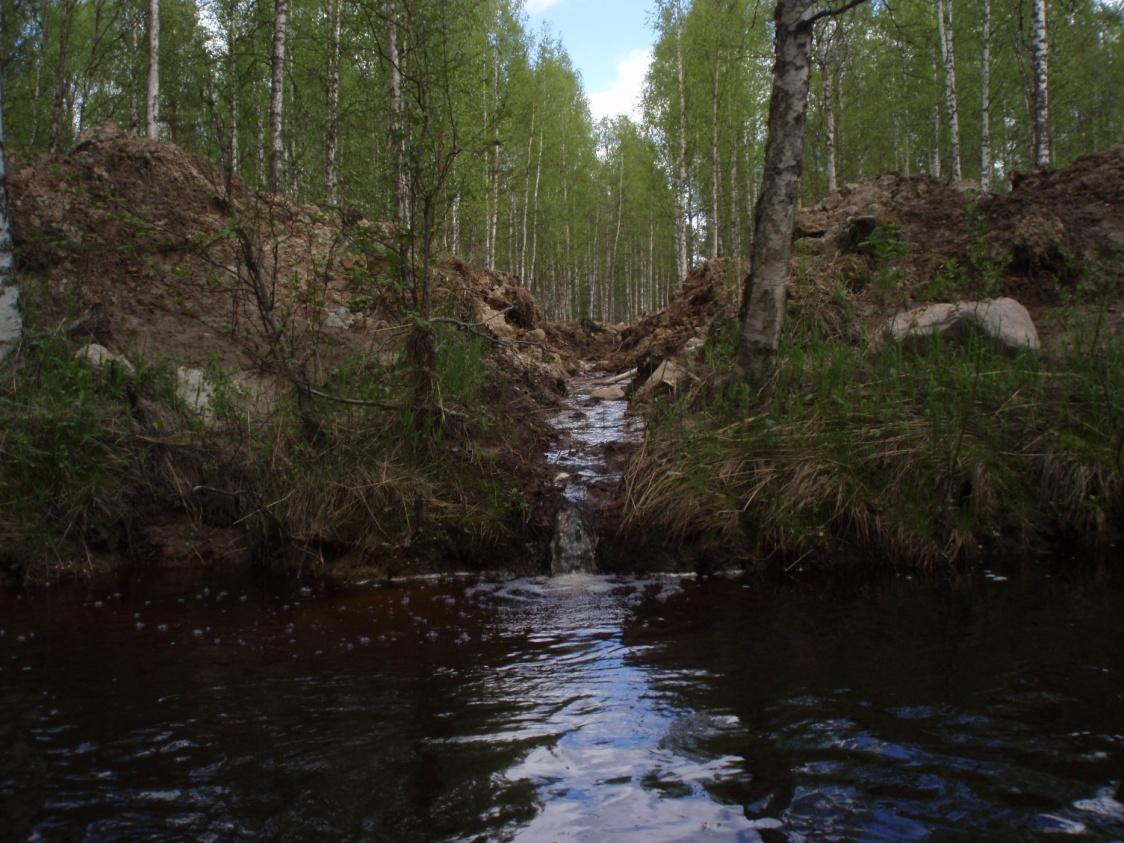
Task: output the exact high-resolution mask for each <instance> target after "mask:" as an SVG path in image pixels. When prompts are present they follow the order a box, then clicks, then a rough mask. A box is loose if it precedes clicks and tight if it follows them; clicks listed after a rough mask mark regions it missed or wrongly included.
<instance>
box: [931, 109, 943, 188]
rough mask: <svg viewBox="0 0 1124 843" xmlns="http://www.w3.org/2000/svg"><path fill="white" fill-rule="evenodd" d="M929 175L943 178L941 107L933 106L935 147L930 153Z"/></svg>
mask: <svg viewBox="0 0 1124 843" xmlns="http://www.w3.org/2000/svg"><path fill="white" fill-rule="evenodd" d="M929 175H931V176H932V177H933V178H935V179H939V178H940V177H941V107H940V106H939V105H934V106H933V146H932V147H931V149H930V151H929Z"/></svg>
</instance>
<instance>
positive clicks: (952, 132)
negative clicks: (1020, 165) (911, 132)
mask: <svg viewBox="0 0 1124 843" xmlns="http://www.w3.org/2000/svg"><path fill="white" fill-rule="evenodd" d="M937 35H938V36H939V37H940V46H941V62H942V64H943V65H944V107H945V114H946V116H947V117H948V140H949V145H950V146H951V148H952V150H951V155H952V180H953V181H960V180H961V179H962V178H964V174H963V170H961V167H960V106H959V104H958V99H957V94H956V51H955V50H954V49H953V37H952V0H937Z"/></svg>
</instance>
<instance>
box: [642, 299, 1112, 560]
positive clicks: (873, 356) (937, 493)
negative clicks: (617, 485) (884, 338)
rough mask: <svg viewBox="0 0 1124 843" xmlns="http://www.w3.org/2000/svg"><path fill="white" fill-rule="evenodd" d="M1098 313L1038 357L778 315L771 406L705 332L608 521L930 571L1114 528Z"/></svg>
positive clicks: (1106, 354) (655, 418)
mask: <svg viewBox="0 0 1124 843" xmlns="http://www.w3.org/2000/svg"><path fill="white" fill-rule="evenodd" d="M1105 320H1106V317H1104V316H1102V317H1099V318H1094V321H1093V323H1092V324H1074V325H1071V326H1070V327H1071V330H1069V331H1068V332H1067V333H1066V335H1065V338H1064V339H1061V340H1059V341H1058V342H1056V343H1055V344H1054V345H1053V346H1052V347H1051V348H1050V350H1049V351H1047V352H1043V353H1033V352H1027V353H1023V354H1019V355H1016V356H1012V355H1010V354H1009V353H1004V352H1003V351H1001V350H1000V349H999V348H998V347H997V346H995V345H994V344H992V343H991V342H990V341H988V340H987V339H985V338H983V337H980V338H976V339H973V340H971V341H969V342H967V343H965V344H963V345H954V344H951V343H949V344H942V342H941V341H940V340H939V339H937V338H934V339H933V341H932V346H931V347H930V348H929V349H927V351H926V352H923V353H913V352H907V351H903V350H902V349H900V348H898V347H897V346H894V345H892V344H886V345H882V346H878V347H871V348H862V347H859V346H856V345H851V344H846V343H842V342H838V341H834V340H828V339H825V337H824V335H823V331H822V329H821V326H820V325H819V324H818V323H816V324H813V320H810V319H806V320H793V322H792V324H791V325H790V327H789V328H788V330H787V333H786V337H785V342H784V345H783V348H782V352H781V358H780V363H779V366H778V371H777V376H776V381H775V383H774V384H773V387H772V391H771V395H772V400H771V401H770V402H769V404H768V405H767V406H766V407H761V406H760V405H758V404H757V402H756V401H755V400H754V399H753V397H752V396H750V395H749V393H748V392H747V390H746V389H745V387H744V386H743V385H740V384H730V383H729V379H728V377H727V374H728V372H729V370H730V365H731V356H732V352H733V331H732V329H731V328H730V327H723V326H715V328H714V329H713V330H712V333H711V338H710V341H709V343H708V345H707V347H706V349H705V351H704V355H703V358H702V362H701V364H700V368H701V370H702V371H701V372H699V375H700V378H699V381H698V383H697V385H696V386H695V388H694V389H693V390H692V391H690V392H689V393H687V394H685V395H683V396H681V399H680V401H679V402H677V403H676V404H673V405H663V406H661V407H660V408H658V409H655V410H653V411H652V412H651V413H650V415H649V418H648V423H649V431H650V437H649V442H648V443H647V445H646V447H645V449H644V451H643V452H642V453H641V454H640V455H639V457H638V458H637V459H636V460H634V462H633V464H632V466H631V468H630V470H629V471H628V473H627V476H626V479H625V486H626V501H625V518H626V522H625V523H626V528H627V527H629V526H631V527H635V528H638V529H639V528H643V531H644V532H649V531H651V532H652V533H653V534H661V535H663V534H665V533H670V535H671V536H672V537H673V538H675V539H679V540H685V539H688V538H691V539H694V540H698V539H700V538H702V539H704V540H706V541H709V542H710V544H711V545H712V546H714V547H715V548H716V549H717V548H718V547H719V546H721V548H722V549H723V550H724V551H725V552H729V551H736V552H738V553H739V554H741V555H742V556H743V557H745V558H750V557H752V558H754V559H758V560H760V559H766V558H767V559H773V560H776V561H777V562H780V563H783V564H794V563H796V562H797V561H799V560H803V559H809V560H811V559H820V558H825V557H830V558H833V559H838V558H841V557H850V558H865V559H871V558H872V557H877V558H882V559H885V560H888V561H894V562H906V563H914V564H922V565H932V564H935V563H938V562H942V561H956V560H963V559H970V558H972V557H973V556H975V555H978V554H980V553H981V552H985V551H986V552H995V551H1005V550H1006V551H1010V550H1015V549H1030V548H1034V547H1036V546H1038V545H1040V544H1041V543H1043V542H1044V541H1046V540H1051V539H1058V538H1063V537H1070V538H1080V539H1086V538H1092V539H1093V540H1094V541H1100V542H1105V541H1108V540H1109V537H1110V535H1111V533H1112V530H1114V529H1116V528H1118V527H1119V525H1120V524H1121V522H1122V521H1124V377H1122V373H1124V343H1122V342H1121V340H1122V339H1124V338H1122V337H1121V336H1120V334H1119V331H1118V330H1117V331H1115V332H1110V331H1109V330H1108V329H1107V327H1106V324H1107V323H1106V321H1105Z"/></svg>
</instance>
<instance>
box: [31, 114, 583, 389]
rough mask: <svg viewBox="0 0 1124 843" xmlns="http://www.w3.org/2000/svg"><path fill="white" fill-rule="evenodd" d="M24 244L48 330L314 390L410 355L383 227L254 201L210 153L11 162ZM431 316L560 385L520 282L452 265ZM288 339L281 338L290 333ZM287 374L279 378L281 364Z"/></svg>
mask: <svg viewBox="0 0 1124 843" xmlns="http://www.w3.org/2000/svg"><path fill="white" fill-rule="evenodd" d="M11 194H12V201H13V217H14V229H15V238H16V247H17V255H18V260H19V262H20V267H21V271H22V272H23V274H24V277H25V279H26V278H28V277H29V276H30V278H31V279H33V280H34V279H36V278H37V279H40V280H41V281H43V282H44V283H42V284H38V285H37V284H34V283H32V284H28V285H26V286H28V287H29V288H34V289H32V290H30V294H31V300H32V301H33V302H34V306H35V307H36V309H37V313H38V316H37V321H38V323H39V324H40V325H50V324H53V325H64V326H66V327H67V329H68V330H69V332H70V333H71V334H72V335H75V336H88V337H89V338H90V339H91V340H93V341H95V342H98V343H100V344H102V345H104V346H106V347H108V348H111V349H114V350H118V351H122V352H125V353H126V354H137V355H141V356H145V357H154V358H158V359H163V360H168V361H171V362H174V363H175V364H176V365H178V366H190V367H200V368H202V367H207V366H210V367H212V368H214V367H216V366H218V367H222V368H226V369H237V370H247V371H251V370H252V371H257V372H259V373H263V374H265V373H271V374H274V375H281V376H282V377H285V378H289V379H290V380H301V381H303V382H306V383H312V382H315V381H317V380H318V379H319V378H320V377H322V376H323V374H324V372H325V371H326V370H327V369H330V368H331V367H332V366H333V365H336V364H337V363H338V362H339V361H340V360H342V359H344V358H346V357H351V356H354V355H357V354H362V355H366V356H367V357H369V358H370V359H379V360H383V361H392V360H393V359H395V357H396V356H400V354H401V350H402V345H403V342H404V338H405V335H406V333H408V325H406V324H405V322H406V321H408V320H406V318H405V314H406V311H407V310H408V309H409V297H408V294H407V291H406V290H403V289H402V287H403V285H402V283H401V282H400V279H399V278H398V277H397V274H396V272H395V265H396V262H395V261H394V260H393V257H392V251H391V250H392V247H393V243H394V237H393V232H392V231H391V230H390V226H387V225H386V224H380V223H374V222H370V221H367V220H362V219H358V220H356V219H352V218H349V219H344V217H342V216H341V215H340V214H338V213H336V212H333V211H327V210H324V209H321V208H320V207H318V206H315V205H310V204H301V203H296V202H290V201H288V200H286V199H284V198H282V197H277V196H272V195H268V194H259V193H257V192H256V191H253V190H251V189H249V188H248V187H247V186H246V185H245V184H243V183H242V181H241V180H240V179H238V178H237V177H234V178H232V179H231V180H230V183H229V184H228V183H227V181H226V178H225V175H224V173H223V172H222V171H221V170H220V169H219V168H218V167H216V166H215V165H214V164H213V163H212V162H210V161H209V160H207V159H205V158H202V157H200V156H196V155H191V154H189V153H186V152H184V151H183V150H181V149H179V148H178V147H176V146H174V145H173V144H168V143H158V142H154V141H150V140H147V139H145V138H140V137H137V136H135V135H132V134H129V133H125V132H121V131H118V130H116V129H113V128H112V127H106V128H103V129H100V130H98V131H97V132H95V133H92V134H90V135H88V136H86V137H84V138H83V140H82V141H81V142H80V143H79V144H78V146H77V147H76V148H75V149H74V150H73V151H72V152H71V153H69V154H67V155H58V156H44V157H41V158H38V159H37V160H35V161H34V162H31V163H17V164H16V165H15V166H13V167H12V169H11ZM431 286H432V298H433V302H434V305H435V309H436V310H437V312H438V313H440V314H442V315H443V317H444V318H445V319H447V320H451V321H456V322H460V323H463V324H462V325H461V327H462V328H463V329H465V330H471V331H474V332H478V333H480V334H481V335H484V336H487V337H489V338H490V339H491V340H493V345H494V347H495V350H496V351H497V354H496V355H495V356H496V357H497V358H499V359H498V360H497V361H495V363H496V365H498V366H502V367H503V368H505V369H506V370H508V371H514V373H515V374H517V375H519V376H520V377H521V378H522V379H523V380H526V381H527V382H528V383H531V384H533V385H535V386H536V388H537V389H538V390H539V391H550V392H557V391H558V389H559V388H560V379H561V378H562V377H564V375H565V368H564V364H563V361H562V359H561V358H560V357H559V355H557V354H556V353H555V352H554V350H553V349H552V348H550V347H549V344H548V341H547V338H546V336H545V335H544V334H539V335H536V336H535V337H533V338H532V339H531V340H529V341H526V342H524V335H526V334H527V333H529V332H533V331H536V330H540V331H541V325H542V313H541V310H540V309H539V307H538V305H537V303H536V302H535V300H534V298H533V297H532V296H531V294H530V293H529V292H528V291H527V290H526V288H525V287H523V285H522V283H521V282H520V281H519V280H518V279H517V278H515V277H514V276H511V275H505V274H503V273H497V272H491V271H488V270H483V269H479V268H476V267H472V266H469V265H468V264H465V263H463V262H461V261H459V260H455V259H443V260H441V261H439V262H438V264H437V266H436V267H435V268H434V270H433V273H432V280H431ZM282 338H283V339H282ZM280 369H284V370H285V371H279V370H280Z"/></svg>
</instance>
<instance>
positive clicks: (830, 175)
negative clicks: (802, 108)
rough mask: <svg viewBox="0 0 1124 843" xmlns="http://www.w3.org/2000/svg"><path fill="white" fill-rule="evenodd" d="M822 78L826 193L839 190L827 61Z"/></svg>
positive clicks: (833, 114) (833, 103) (822, 69)
mask: <svg viewBox="0 0 1124 843" xmlns="http://www.w3.org/2000/svg"><path fill="white" fill-rule="evenodd" d="M820 74H821V75H822V76H823V113H824V121H825V122H826V123H827V192H828V193H829V194H831V193H835V191H837V190H838V189H839V182H838V175H837V174H836V172H835V97H834V96H833V95H832V84H831V82H832V76H831V66H830V64H829V63H828V62H827V61H824V62H823V64H821V65H820Z"/></svg>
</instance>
